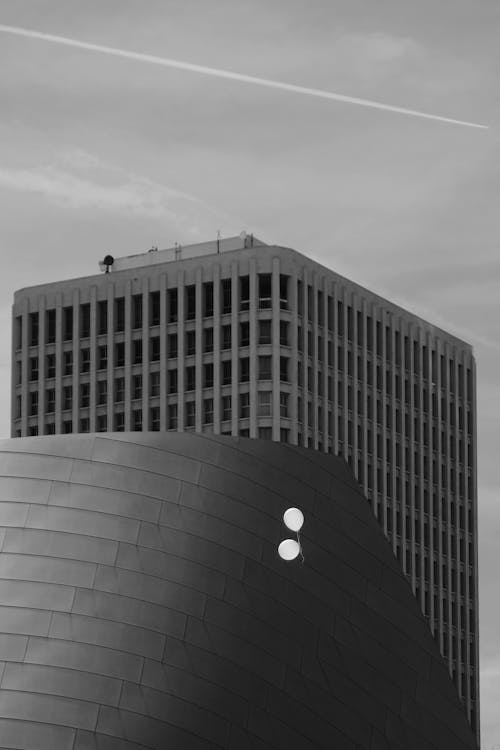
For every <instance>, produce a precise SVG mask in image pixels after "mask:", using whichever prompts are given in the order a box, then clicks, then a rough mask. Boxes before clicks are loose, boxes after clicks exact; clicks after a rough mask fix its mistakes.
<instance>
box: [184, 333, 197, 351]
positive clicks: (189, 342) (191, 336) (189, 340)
mask: <svg viewBox="0 0 500 750" xmlns="http://www.w3.org/2000/svg"><path fill="white" fill-rule="evenodd" d="M195 352H196V332H195V331H186V354H187V355H190V354H194V353H195Z"/></svg>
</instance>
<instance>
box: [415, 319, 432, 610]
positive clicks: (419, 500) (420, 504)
mask: <svg viewBox="0 0 500 750" xmlns="http://www.w3.org/2000/svg"><path fill="white" fill-rule="evenodd" d="M424 343H425V335H424V332H423V331H422V330H419V331H418V354H419V360H420V361H419V370H418V398H419V404H420V405H421V406H420V408H419V412H418V413H419V422H420V428H419V434H420V451H419V457H418V458H419V471H418V475H419V482H418V484H419V491H418V496H417V497H416V498H415V507H416V509H418V526H419V532H420V545H419V566H418V569H417V570H416V583H417V582H418V585H419V591H420V594H419V597H418V598H419V604H420V608H421V609H422V610H423V609H424V607H423V601H424V587H423V577H424V576H423V567H424V555H423V547H424V545H423V532H424V529H423V509H424V486H425V481H426V480H425V472H424V453H425V451H427V458H428V460H429V449H428V448H425V449H424V448H422V446H423V445H424V422H425V420H424V410H423V408H422V405H423V403H424ZM431 471H432V456H430V462H429V474H430V473H431ZM427 481H428V480H427Z"/></svg>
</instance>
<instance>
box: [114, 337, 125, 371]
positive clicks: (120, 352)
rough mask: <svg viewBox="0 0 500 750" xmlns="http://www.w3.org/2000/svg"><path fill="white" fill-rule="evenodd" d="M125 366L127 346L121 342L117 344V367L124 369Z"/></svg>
mask: <svg viewBox="0 0 500 750" xmlns="http://www.w3.org/2000/svg"><path fill="white" fill-rule="evenodd" d="M124 364H125V344H124V342H123V341H119V342H118V343H117V344H115V367H123V366H124Z"/></svg>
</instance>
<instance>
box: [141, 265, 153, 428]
mask: <svg viewBox="0 0 500 750" xmlns="http://www.w3.org/2000/svg"><path fill="white" fill-rule="evenodd" d="M149 318H150V305H149V278H148V277H147V276H145V277H144V278H143V279H142V429H143V430H150V429H151V425H150V423H149Z"/></svg>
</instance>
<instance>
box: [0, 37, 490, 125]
mask: <svg viewBox="0 0 500 750" xmlns="http://www.w3.org/2000/svg"><path fill="white" fill-rule="evenodd" d="M0 31H3V32H4V33H6V34H16V35H17V36H22V37H29V38H30V39H42V40H43V41H45V42H54V43H55V44H64V45H66V46H67V47H77V48H78V49H84V50H87V51H89V52H101V53H102V54H105V55H114V56H115V57H125V58H127V59H128V60H137V61H138V62H146V63H151V64H152V65H163V66H164V67H166V68H177V69H178V70H188V71H190V72H192V73H201V74H202V75H206V76H214V77H215V78H226V79H228V80H230V81H239V82H240V83H251V84H254V85H255V86H266V87H267V88H272V89H279V90H281V91H290V92H292V93H294V94H306V95H307V96H315V97H317V98H319V99H330V100H333V101H336V102H344V103H345V104H359V105H360V106H362V107H373V109H382V110H385V111H387V112H397V113H398V114H401V115H410V116H412V117H424V118H426V119H427V120H439V121H440V122H448V123H451V124H453V125H465V126H466V127H469V128H483V129H485V130H486V129H487V128H488V126H487V125H479V124H477V123H474V122H465V121H463V120H453V119H452V118H450V117H441V116H440V115H431V114H429V113H427V112H418V111H417V110H414V109H406V108H405V107H395V106H393V105H391V104H383V103H382V102H375V101H372V100H371V99H359V98H358V97H356V96H345V95H344V94H335V93H333V92H332V91H322V90H321V89H314V88H309V87H307V86H296V85H295V84H293V83H284V82H283V81H273V80H270V79H268V78H257V77H256V76H248V75H244V74H243V73H234V72H233V71H230V70H222V69H220V68H209V67H207V66H206V65H195V64H193V63H188V62H183V61H182V60H172V59H171V58H168V57H157V56H156V55H146V54H143V53H142V52H130V51H129V50H124V49H118V48H116V47H106V46H104V45H102V44H91V43H89V42H81V41H79V40H78V39H69V38H68V37H64V36H55V35H54V34H45V33H44V32H42V31H32V30H30V29H23V28H20V27H18V26H5V25H4V24H0Z"/></svg>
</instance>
